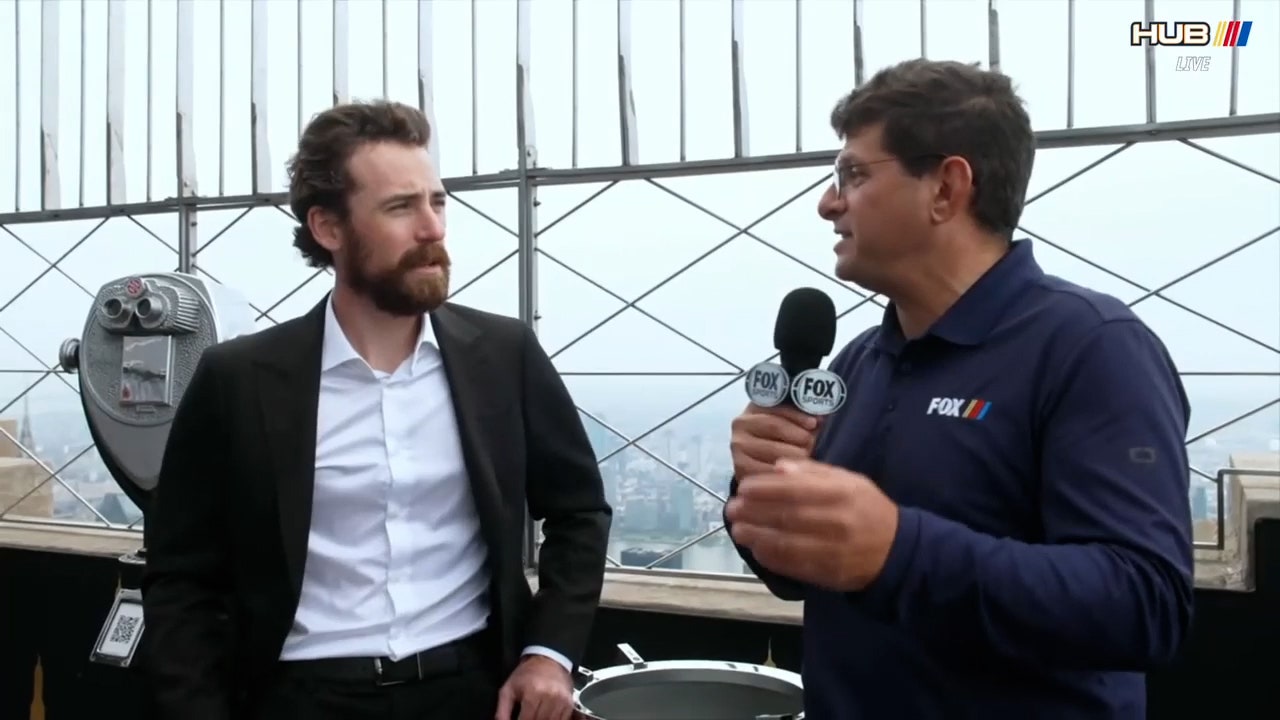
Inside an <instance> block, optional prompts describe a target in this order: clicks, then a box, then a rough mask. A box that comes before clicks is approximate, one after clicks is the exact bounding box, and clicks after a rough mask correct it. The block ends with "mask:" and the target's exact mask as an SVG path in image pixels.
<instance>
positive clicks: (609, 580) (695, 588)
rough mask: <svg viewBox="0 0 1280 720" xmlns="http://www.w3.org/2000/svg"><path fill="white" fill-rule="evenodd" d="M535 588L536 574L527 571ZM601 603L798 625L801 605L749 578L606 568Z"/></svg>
mask: <svg viewBox="0 0 1280 720" xmlns="http://www.w3.org/2000/svg"><path fill="white" fill-rule="evenodd" d="M528 577H529V584H530V586H531V587H533V589H534V590H537V588H538V576H537V575H536V574H535V573H534V572H532V571H531V572H530V573H528ZM600 605H601V606H602V607H607V608H612V609H616V610H639V611H643V612H657V613H664V614H668V615H690V616H694V617H710V618H723V619H725V620H751V621H756V622H765V623H775V624H779V625H799V624H800V623H801V622H802V618H803V613H804V605H803V603H798V602H786V601H783V600H779V599H778V598H776V597H774V596H773V595H772V594H771V593H770V592H769V591H768V590H767V589H765V587H764V585H762V584H760V583H759V582H757V581H755V580H754V579H748V578H743V579H737V578H733V577H725V578H710V577H682V576H673V575H667V574H663V573H656V572H655V573H646V574H643V575H642V574H639V573H622V572H610V573H608V574H607V575H606V576H605V581H604V592H603V594H602V595H601V598H600Z"/></svg>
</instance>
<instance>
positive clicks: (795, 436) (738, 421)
mask: <svg viewBox="0 0 1280 720" xmlns="http://www.w3.org/2000/svg"><path fill="white" fill-rule="evenodd" d="M818 424H819V420H818V418H816V417H814V416H812V415H806V414H804V413H802V412H800V411H799V410H796V409H795V408H792V407H781V406H779V407H771V408H762V407H758V406H756V405H755V404H751V405H747V409H746V410H743V411H742V414H741V415H739V416H738V417H736V418H734V419H733V425H732V430H733V432H732V435H731V436H730V440H729V449H730V451H731V452H732V454H733V476H734V477H736V478H738V479H739V480H741V479H742V478H745V477H749V476H751V475H759V474H761V473H768V472H773V465H774V463H776V462H777V461H778V460H781V459H783V458H794V459H801V458H807V457H809V454H810V453H812V452H813V442H814V439H815V438H816V437H817V434H818Z"/></svg>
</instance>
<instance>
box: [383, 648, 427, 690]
mask: <svg viewBox="0 0 1280 720" xmlns="http://www.w3.org/2000/svg"><path fill="white" fill-rule="evenodd" d="M413 663H414V667H415V669H416V670H417V673H416V674H417V677H416V678H414V679H416V680H419V681H420V680H422V654H421V653H415V654H414V656H413ZM373 671H374V681H373V684H374V685H376V686H378V687H393V686H395V685H404V684H405V683H408V682H411V681H412V680H388V679H386V678H384V677H383V675H382V673H383V671H382V658H380V657H379V658H374V659H373Z"/></svg>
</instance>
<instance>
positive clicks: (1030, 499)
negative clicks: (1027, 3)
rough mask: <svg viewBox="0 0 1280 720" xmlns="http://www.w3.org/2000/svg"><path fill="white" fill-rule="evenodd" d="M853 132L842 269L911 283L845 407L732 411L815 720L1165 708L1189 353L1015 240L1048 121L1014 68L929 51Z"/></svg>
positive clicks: (737, 537)
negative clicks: (812, 412)
mask: <svg viewBox="0 0 1280 720" xmlns="http://www.w3.org/2000/svg"><path fill="white" fill-rule="evenodd" d="M832 125H833V126H834V128H835V130H836V131H837V132H838V133H839V134H840V136H841V137H842V138H843V139H844V141H845V144H844V148H843V150H842V151H841V152H840V154H839V159H838V162H837V165H836V175H835V182H834V183H833V186H832V187H831V188H830V189H828V190H827V192H826V193H825V195H824V196H823V198H822V200H821V202H820V204H819V214H820V215H821V216H822V217H823V218H824V219H826V220H828V221H830V222H831V223H832V224H833V225H834V226H835V231H836V234H837V235H839V237H840V239H839V241H838V242H837V244H836V246H835V253H836V258H837V259H836V275H837V276H838V277H839V278H841V279H842V280H845V281H848V282H853V283H856V284H858V285H860V286H862V287H864V288H866V289H867V290H869V291H873V292H876V293H879V294H881V295H884V296H885V297H887V298H889V299H890V300H891V302H890V304H889V307H888V309H887V310H886V312H885V315H884V320H883V322H882V323H881V324H880V325H879V326H878V327H873V328H871V329H869V330H868V331H866V332H864V333H863V334H862V335H861V336H859V337H858V338H856V339H855V340H853V342H851V343H850V344H849V345H848V346H846V347H845V348H844V349H843V350H842V351H840V352H839V353H838V355H837V356H836V357H835V358H834V359H833V361H832V363H831V366H830V368H829V369H830V370H832V371H833V372H836V373H838V374H839V375H840V376H841V377H843V378H844V380H845V382H846V384H847V386H848V396H847V397H848V398H849V399H848V401H847V402H846V404H845V405H844V407H843V408H841V409H840V410H839V411H838V412H837V413H836V414H834V415H831V416H828V417H826V418H825V419H824V420H823V421H822V422H821V423H819V422H818V421H817V419H815V418H812V417H807V416H804V415H801V414H799V413H798V412H796V411H794V410H778V409H772V410H762V409H759V408H756V407H748V408H747V410H746V412H745V413H744V414H743V415H741V416H740V417H738V418H737V419H736V420H735V421H734V425H733V441H732V444H733V457H734V467H735V480H734V483H733V487H732V490H731V494H732V497H731V499H730V501H729V503H728V505H727V507H726V510H725V516H726V522H727V523H728V524H729V526H730V532H731V534H732V536H733V538H734V541H735V543H737V545H738V548H739V551H740V552H741V553H742V556H743V557H744V559H746V561H747V562H748V563H749V564H750V565H751V567H752V568H753V569H754V570H755V572H756V573H757V574H758V575H759V576H760V578H761V579H762V580H763V581H764V582H765V583H766V584H767V585H768V586H769V588H770V589H771V590H772V591H773V592H774V593H775V594H776V595H778V596H779V597H782V598H784V599H790V600H804V601H805V623H804V667H803V675H804V682H805V695H806V699H805V702H806V710H807V715H808V717H812V718H814V720H860V719H862V718H872V719H875V720H879V719H880V718H886V719H895V720H896V719H898V718H901V719H903V720H916V719H920V718H946V719H947V720H953V719H961V718H973V719H974V720H995V719H998V718H1018V720H1030V719H1032V718H1063V719H1068V718H1070V719H1072V720H1075V719H1077V718H1079V719H1082V720H1083V719H1086V718H1087V719H1088V720H1105V719H1110V718H1125V719H1131V720H1138V719H1139V718H1145V717H1146V688H1145V678H1144V674H1143V673H1144V672H1145V671H1147V670H1148V669H1149V668H1151V667H1152V666H1153V665H1156V664H1158V663H1162V662H1166V661H1168V660H1169V659H1170V658H1172V657H1173V656H1174V655H1175V654H1176V653H1177V651H1178V648H1179V645H1180V643H1181V641H1182V639H1183V637H1184V636H1185V635H1186V632H1187V628H1188V626H1189V624H1190V622H1191V615H1192V551H1191V512H1190V507H1189V500H1188V479H1189V475H1188V463H1187V457H1186V450H1185V446H1184V438H1185V437H1186V427H1187V420H1188V415H1189V412H1190V411H1189V407H1188V405H1187V400H1186V396H1185V393H1184V392H1183V389H1182V386H1181V384H1180V381H1179V379H1178V373H1177V370H1176V368H1175V367H1174V365H1173V362H1172V361H1171V360H1170V358H1169V356H1168V353H1167V352H1166V351H1165V349H1164V347H1163V346H1162V344H1161V343H1160V341H1159V339H1158V338H1156V336H1155V335H1154V334H1152V332H1151V331H1150V330H1149V329H1148V328H1147V327H1146V326H1145V325H1143V323H1142V322H1141V321H1140V320H1139V319H1138V318H1137V317H1136V316H1135V315H1134V314H1133V312H1131V311H1130V310H1129V308H1128V307H1126V306H1125V304H1124V303H1122V302H1121V301H1119V300H1117V299H1115V298H1113V297H1109V296H1107V295H1104V294H1102V293H1098V292H1094V291H1092V290H1088V289H1085V288H1082V287H1079V286H1077V285H1073V284H1071V283H1069V282H1066V281H1064V280H1061V279H1059V278H1056V277H1053V276H1050V275H1046V274H1045V273H1044V272H1043V271H1042V270H1041V269H1040V267H1039V266H1038V265H1037V264H1036V261H1035V258H1034V257H1033V254H1032V248H1031V244H1030V243H1029V242H1028V241H1013V240H1012V238H1013V233H1014V231H1015V228H1016V225H1017V222H1018V218H1019V216H1020V214H1021V211H1022V207H1023V202H1024V196H1025V194H1026V190H1027V183H1028V180H1029V178H1030V176H1031V167H1032V160H1033V158H1034V155H1035V148H1034V146H1035V140H1034V137H1033V135H1032V131H1031V124H1030V121H1029V119H1028V117H1027V114H1026V112H1025V111H1024V109H1023V107H1022V103H1021V101H1020V100H1019V98H1018V97H1017V95H1016V94H1015V93H1014V91H1013V89H1012V87H1011V85H1010V82H1009V79H1008V78H1007V77H1005V76H1003V75H1000V74H997V73H992V72H987V71H983V70H981V69H978V68H976V67H973V66H968V65H962V64H958V63H951V62H930V61H926V60H913V61H909V62H906V63H902V64H900V65H897V66H895V67H891V68H888V69H886V70H884V71H882V72H880V73H878V74H877V75H876V76H875V77H874V78H872V79H871V80H870V81H869V82H867V83H866V84H865V85H863V86H862V87H860V88H858V89H856V90H854V91H853V92H852V93H851V94H850V95H849V96H847V97H845V98H844V99H842V100H841V101H840V103H839V104H838V105H837V106H836V108H835V110H834V112H833V113H832ZM1082 210H1083V209H1082Z"/></svg>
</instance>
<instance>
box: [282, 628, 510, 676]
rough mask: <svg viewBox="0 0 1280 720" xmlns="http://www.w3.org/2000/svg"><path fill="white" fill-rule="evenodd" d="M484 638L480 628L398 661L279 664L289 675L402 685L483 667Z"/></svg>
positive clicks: (333, 660) (325, 660)
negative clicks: (463, 636)
mask: <svg viewBox="0 0 1280 720" xmlns="http://www.w3.org/2000/svg"><path fill="white" fill-rule="evenodd" d="M486 637H487V634H486V633H485V632H483V631H482V632H479V633H476V634H474V635H470V636H468V637H465V638H462V639H461V640H454V641H453V642H450V643H446V644H444V645H441V646H439V647H434V648H431V649H429V650H423V651H422V652H420V653H416V654H414V655H410V656H408V657H405V658H401V659H400V660H392V659H390V658H386V657H377V658H373V657H363V658H321V659H316V660H291V661H286V662H283V663H281V669H282V671H284V672H285V673H288V674H295V675H306V676H308V677H312V678H316V679H321V680H331V681H337V682H353V683H361V682H368V683H372V684H374V685H377V686H379V687H385V686H388V685H403V684H405V683H411V682H418V681H421V680H426V679H428V678H433V677H443V676H448V675H456V674H458V673H461V672H466V671H468V670H474V669H477V668H481V667H484V664H485V662H484V661H485V654H486V653H485V650H486V643H485V642H484V639H485V638H486Z"/></svg>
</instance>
